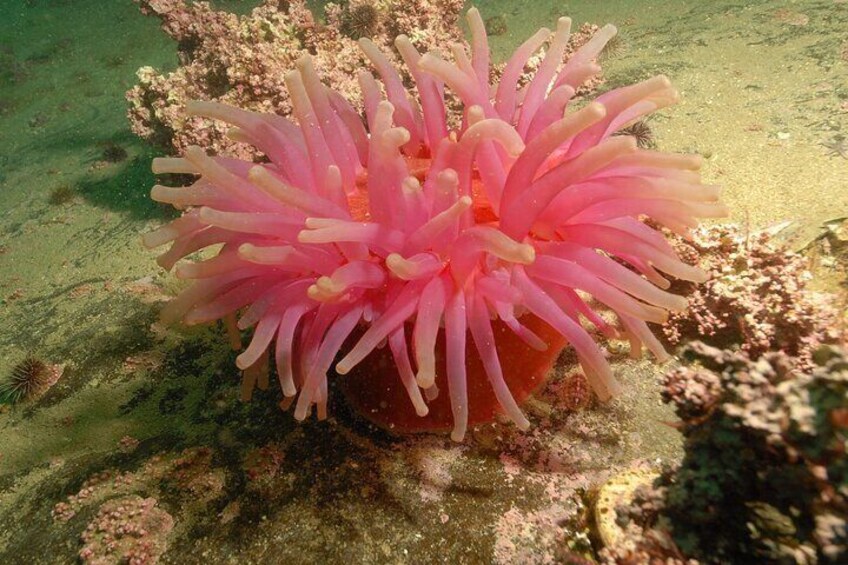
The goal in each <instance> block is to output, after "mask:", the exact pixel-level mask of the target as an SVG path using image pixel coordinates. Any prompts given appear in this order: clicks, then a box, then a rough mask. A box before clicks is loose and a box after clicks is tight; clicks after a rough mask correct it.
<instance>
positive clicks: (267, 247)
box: [144, 9, 726, 441]
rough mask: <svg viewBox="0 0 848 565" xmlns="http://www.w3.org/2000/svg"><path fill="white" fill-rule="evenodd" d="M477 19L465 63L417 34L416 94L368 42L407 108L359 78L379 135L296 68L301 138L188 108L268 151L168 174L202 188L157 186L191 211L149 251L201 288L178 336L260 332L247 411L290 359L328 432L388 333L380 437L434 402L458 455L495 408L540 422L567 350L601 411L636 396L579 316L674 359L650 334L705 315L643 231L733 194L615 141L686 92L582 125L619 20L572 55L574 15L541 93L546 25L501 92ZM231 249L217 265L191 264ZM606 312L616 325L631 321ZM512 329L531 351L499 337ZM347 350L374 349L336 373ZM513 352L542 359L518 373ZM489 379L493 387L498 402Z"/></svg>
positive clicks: (300, 408)
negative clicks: (208, 327)
mask: <svg viewBox="0 0 848 565" xmlns="http://www.w3.org/2000/svg"><path fill="white" fill-rule="evenodd" d="M468 24H469V27H470V29H471V32H472V39H471V44H470V52H469V50H467V48H466V46H465V45H462V44H454V45H453V46H452V48H451V51H452V54H453V62H449V61H447V60H445V59H442V58H441V57H439V56H437V55H435V54H434V53H427V54H425V55H421V54H420V53H419V51H418V50H417V49H416V48H415V46H414V45H413V43H412V41H411V39H410V38H409V37H407V36H405V35H401V36H399V37H398V38H397V39H396V41H395V45H396V47H397V48H398V51H399V53H400V55H401V58H402V59H403V60H404V62H405V63H406V67H407V69H408V72H409V73H410V74H411V75H412V78H413V80H414V85H415V88H414V92H415V93H416V94H417V99H418V102H417V103H413V102H410V98H409V97H408V92H407V89H406V88H405V87H404V84H403V81H402V78H401V75H400V74H399V72H398V71H397V70H396V69H395V67H394V66H393V65H392V63H391V61H390V60H389V58H388V57H387V55H386V54H385V53H384V52H383V51H382V50H381V49H380V48H379V47H378V46H377V45H376V44H374V43H373V42H371V41H369V40H367V39H363V40H360V42H359V45H360V47H361V49H362V51H363V52H364V54H365V57H366V58H367V59H368V60H369V61H370V64H371V65H372V66H373V68H374V69H376V71H377V73H378V75H379V77H380V80H381V82H382V83H383V84H382V87H383V88H384V89H385V93H386V98H387V99H384V98H383V96H382V94H381V90H382V89H381V86H380V84H379V83H378V82H377V80H376V79H375V78H374V77H373V76H372V75H371V74H370V73H369V72H367V71H361V72H359V73H358V82H359V85H360V87H361V90H362V96H361V98H362V100H363V105H364V109H365V116H366V119H365V121H364V122H363V121H362V120H361V119H360V117H359V114H358V112H357V111H356V110H355V108H354V107H353V105H352V104H351V103H349V102H348V101H347V100H346V99H345V98H344V96H343V95H342V94H341V93H339V92H337V91H335V90H333V89H331V88H327V87H325V86H324V85H323V83H322V82H321V80H320V78H319V75H318V73H317V70H316V68H315V65H314V63H313V59H312V58H311V57H309V56H305V57H302V58H300V59H298V60H297V62H296V68H297V70H295V71H289V72H287V73H286V74H285V76H284V81H285V84H286V86H287V87H288V91H289V93H290V97H291V98H290V103H291V104H292V115H293V117H294V118H295V119H296V123H295V122H294V121H291V120H288V119H286V118H283V117H280V116H277V115H273V114H262V113H256V112H249V111H246V110H244V109H240V108H235V107H230V106H225V105H223V104H220V103H216V102H191V103H189V104H188V107H187V109H188V112H189V114H190V115H192V116H198V117H204V118H207V119H213V120H219V121H223V122H226V123H228V124H229V126H230V127H231V128H233V129H230V130H229V131H230V137H231V138H232V139H233V140H234V141H237V142H242V143H248V144H250V145H253V146H255V147H256V148H257V149H258V151H260V152H261V153H262V154H264V155H266V156H267V157H268V159H269V160H270V162H269V163H266V164H255V163H252V162H249V161H243V160H237V159H232V158H224V157H212V156H209V155H208V154H207V153H206V152H205V151H204V150H203V149H201V148H200V147H196V146H191V147H188V148H187V149H186V151H185V154H184V157H181V158H168V159H156V160H155V161H154V163H153V169H154V172H156V173H179V174H193V175H198V176H199V179H198V180H197V181H196V182H195V183H194V184H192V185H191V186H185V187H165V186H155V187H154V188H153V190H152V192H151V196H152V197H153V199H154V200H157V201H160V202H166V203H170V204H172V205H174V206H175V207H177V208H188V210H187V211H186V212H185V213H184V214H183V216H182V217H181V218H179V219H178V220H176V221H174V222H172V223H170V224H167V225H166V226H164V227H162V228H160V229H159V230H156V231H154V232H152V233H148V234H146V235H145V238H144V241H145V244H146V245H147V246H148V247H158V246H161V245H164V244H168V243H170V244H171V247H170V249H169V250H168V251H167V252H165V253H164V254H162V255H161V256H160V257H159V259H158V262H159V264H160V265H161V266H162V267H164V268H166V269H171V268H172V267H175V266H176V274H177V276H178V277H179V278H183V279H188V280H193V281H195V282H194V284H193V285H192V286H190V287H189V288H188V289H187V290H185V291H184V292H183V293H182V294H180V295H179V296H178V297H177V298H176V299H175V300H174V301H172V302H171V303H170V304H169V305H168V306H166V307H165V309H164V310H163V312H162V318H163V320H164V321H166V322H175V321H179V320H181V321H183V322H186V323H189V324H198V323H208V322H212V321H214V320H217V319H223V320H224V321H225V323H226V324H227V327H228V328H229V334H230V336H231V340H232V341H233V345H234V347H238V346H239V334H238V330H244V329H247V328H250V327H254V332H253V336H252V339H251V341H250V344H249V345H248V347H247V348H246V350H245V351H244V352H243V353H241V354H240V355H239V356H238V359H237V365H238V366H239V368H241V369H243V370H244V371H245V373H244V378H243V381H242V386H243V390H242V396H243V398H249V397H250V394H251V391H252V389H253V388H254V386H258V387H259V388H267V386H268V375H269V367H270V358H274V359H275V365H276V369H277V374H278V379H279V383H280V386H281V388H282V391H283V394H284V396H285V397H286V399H287V400H286V401H285V402H284V403H283V406H284V407H286V406H288V405H290V404H293V405H294V415H295V418H297V419H298V420H303V419H304V418H306V417H307V416H308V415H309V414H310V413H311V411H312V407H313V405H314V406H315V407H316V408H317V415H318V418H319V419H323V418H326V416H327V401H328V393H327V390H328V388H327V373H328V372H329V371H330V370H331V369H334V370H335V371H336V372H338V373H340V374H348V373H351V372H352V371H353V370H354V368H355V367H357V365H359V364H360V363H362V362H363V361H364V360H365V359H366V357H369V355H371V354H372V353H373V352H374V351H375V349H377V347H378V346H379V345H380V344H381V342H383V341H384V340H387V341H388V345H389V350H390V351H391V360H386V361H383V362H379V363H378V365H380V366H383V367H384V368H383V370H381V371H379V372H377V373H382V374H384V375H386V377H387V381H388V382H393V383H395V384H398V383H400V384H402V389H401V388H400V387H397V388H394V389H392V388H391V386H390V385H388V384H384V383H383V382H382V381H375V380H374V379H376V378H378V377H377V376H375V371H373V370H372V371H369V372H368V374H369V375H370V376H369V380H368V381H367V384H366V385H365V386H366V387H367V388H368V393H369V394H371V393H373V394H376V395H377V397H378V398H381V397H382V398H383V401H384V404H386V405H388V406H389V407H390V408H389V410H388V411H387V413H386V414H385V415H384V416H383V417H384V418H385V419H384V420H382V421H381V423H382V424H383V425H386V426H388V427H391V426H392V425H400V426H401V427H407V426H410V425H413V424H410V423H409V420H410V418H412V419H413V420H414V417H413V416H412V415H411V414H412V412H413V411H414V415H415V416H417V417H418V418H420V419H421V420H420V421H421V423H420V427H421V428H422V429H441V428H444V427H452V433H451V437H452V438H453V439H454V440H456V441H460V440H462V439H463V438H464V436H465V433H466V430H467V428H468V426H469V425H470V424H474V423H477V422H481V421H489V420H491V419H492V418H493V417H494V411H496V409H497V410H502V411H503V412H504V413H505V414H506V415H507V416H508V417H509V418H510V419H511V420H512V421H513V422H514V423H515V424H516V425H517V426H518V427H519V428H520V429H526V428H527V427H528V426H529V421H528V420H527V418H526V417H525V415H524V414H523V412H522V411H521V409H520V408H519V402H520V401H521V400H523V398H524V397H525V396H526V395H527V394H529V392H532V390H533V389H535V388H536V387H537V386H538V384H539V383H540V382H542V380H543V379H542V378H541V377H540V374H544V373H545V372H547V369H548V368H549V367H550V364H552V363H553V360H554V359H555V358H556V356H557V354H558V351H559V349H560V348H561V347H562V345H563V343H564V341H567V342H569V343H570V344H571V346H572V347H573V348H574V350H575V351H576V353H577V357H578V358H579V361H580V364H581V366H582V368H583V370H584V372H585V375H586V377H587V380H588V383H589V384H590V386H591V387H592V389H593V391H594V392H595V394H596V395H597V396H598V397H599V398H601V399H602V400H606V399H609V398H610V397H611V396H614V395H615V394H617V393H618V392H619V389H620V387H619V384H618V382H617V381H616V379H615V377H614V376H613V374H612V371H611V369H610V367H609V364H608V363H607V361H606V359H605V357H604V354H603V352H602V350H601V349H600V347H599V346H598V345H597V344H596V343H595V341H594V339H593V337H592V335H591V334H590V333H589V332H588V331H587V330H586V329H585V328H584V327H583V326H582V325H581V324H580V319H581V318H585V319H587V320H588V321H589V322H591V323H592V324H594V325H595V327H596V328H597V329H598V330H599V331H600V332H601V333H603V334H604V335H605V336H607V337H613V336H618V335H620V334H623V335H624V336H625V337H626V339H628V340H629V342H630V346H631V354H632V355H633V356H638V355H639V354H640V353H641V351H642V348H643V347H647V348H648V349H649V350H650V351H651V352H652V353H653V354H654V355H655V356H656V357H657V358H659V359H665V358H667V353H666V352H665V350H664V348H663V347H662V345H661V344H660V343H659V341H658V340H657V339H656V337H655V336H654V335H653V333H652V332H651V330H650V329H649V327H648V325H647V322H651V323H662V322H664V321H665V320H666V319H667V317H668V312H669V311H681V310H683V309H685V307H686V301H685V299H683V298H681V297H680V296H676V295H674V294H671V293H669V292H667V291H666V290H665V289H667V288H668V287H669V286H670V284H671V283H670V281H669V280H668V279H667V278H666V277H665V276H663V274H661V273H666V274H668V275H671V276H673V277H674V278H676V279H682V280H688V281H693V282H703V281H705V280H706V273H705V272H703V271H702V270H700V269H699V268H697V267H694V266H691V265H689V264H686V263H684V262H683V261H681V260H680V258H679V257H678V256H677V253H676V252H675V251H674V250H673V248H672V247H671V245H670V244H669V243H668V242H667V241H666V240H665V238H664V237H663V235H662V234H661V233H660V232H658V231H656V230H654V229H652V228H651V227H649V226H648V225H646V224H645V223H642V222H640V221H639V218H640V217H642V216H650V217H653V218H654V219H655V220H656V221H657V222H659V223H660V224H662V225H664V226H666V227H667V228H668V229H670V230H671V231H673V232H675V233H677V234H679V235H681V236H686V235H688V234H689V232H690V230H691V228H693V227H695V226H697V220H696V218H697V217H721V216H723V215H725V213H726V210H725V207H724V206H723V205H722V204H721V203H720V202H718V188H717V187H715V186H708V185H704V184H701V182H700V175H699V173H698V169H699V167H700V159H699V158H697V157H695V156H684V155H670V154H664V153H658V152H654V151H648V150H643V149H640V148H639V147H638V145H637V142H636V140H634V139H632V138H631V137H629V136H615V135H613V134H614V133H615V132H617V131H618V130H619V129H620V128H622V127H625V126H627V125H628V124H630V123H632V122H633V121H636V120H639V119H641V118H643V117H644V116H646V115H648V114H650V113H651V112H653V111H655V110H657V109H660V108H663V107H665V106H668V105H670V104H673V103H674V102H675V101H676V100H677V92H676V91H675V90H674V89H673V88H672V87H671V85H670V83H669V81H668V79H667V78H665V77H663V76H657V77H654V78H652V79H648V80H646V81H643V82H641V83H638V84H634V85H631V86H627V87H623V88H618V89H615V90H612V91H610V92H607V93H605V94H603V95H601V96H599V97H598V98H596V99H595V101H594V102H591V103H589V104H587V105H584V106H582V107H581V108H580V109H579V110H572V109H571V102H572V98H573V97H574V96H575V93H576V91H577V89H578V88H579V87H580V86H581V85H582V84H583V83H584V81H586V79H588V78H590V77H592V76H594V75H596V74H597V73H598V72H599V71H600V68H599V67H598V65H597V64H596V62H595V60H596V59H597V57H598V54H599V53H600V51H601V50H602V49H603V46H604V44H605V43H606V42H607V41H608V40H609V39H610V38H611V37H613V36H614V35H615V33H616V29H615V27H613V26H606V27H604V28H602V29H601V30H600V31H599V32H598V33H597V34H596V35H595V36H594V37H593V38H592V39H590V40H589V41H588V42H587V43H586V44H585V45H583V47H581V48H580V49H578V50H577V51H576V52H575V53H574V54H573V55H571V56H570V57H569V58H568V59H567V62H566V63H565V64H563V63H562V60H563V55H564V52H565V50H566V48H567V46H568V39H569V34H570V28H571V21H570V20H569V19H568V18H561V19H560V20H559V21H558V23H557V30H556V32H555V34H554V35H553V37H552V39H551V40H550V45H549V47H548V49H547V51H546V52H545V55H544V57H543V58H542V59H541V60H540V62H539V64H538V68H537V70H536V72H535V74H534V75H533V77H532V79H530V80H529V82H528V83H527V84H526V87H525V88H520V87H519V81H520V79H521V78H522V73H523V70H524V68H525V65H526V63H527V61H528V59H530V58H531V57H532V56H533V55H534V53H535V52H536V51H537V50H538V49H539V48H540V47H541V46H542V45H543V44H544V43H545V42H546V40H548V38H549V35H550V32H549V31H548V30H545V29H543V30H540V31H539V32H538V33H536V34H535V35H534V36H533V37H532V38H531V39H529V40H528V41H527V42H525V43H524V44H523V45H522V47H520V48H519V49H518V50H517V51H516V52H515V54H514V55H513V57H512V58H511V59H510V60H509V61H508V62H507V64H506V66H505V67H504V68H503V70H502V72H501V73H500V80H499V82H497V83H495V84H490V82H489V77H490V71H491V69H490V64H489V59H490V54H489V48H488V42H487V36H486V31H485V25H484V23H483V20H482V18H481V16H480V14H479V12H478V11H477V10H476V9H471V10H470V11H469V12H468ZM445 87H447V88H448V89H450V90H451V91H452V92H453V93H455V95H456V96H457V97H458V98H459V100H461V102H462V107H463V108H464V110H463V112H464V119H462V120H460V119H458V117H457V118H455V117H452V116H451V115H450V114H451V110H450V109H449V108H448V107H447V104H446V102H445V98H444V95H443V91H444V89H445ZM454 123H455V124H457V126H456V129H453V128H452V127H451V124H454ZM217 243H222V244H223V247H222V248H221V250H220V252H219V253H218V254H217V255H216V256H214V257H211V258H208V259H206V260H203V261H198V262H190V261H184V262H181V263H179V264H178V262H179V261H180V259H182V258H184V257H186V256H187V255H189V254H191V253H193V252H195V251H197V250H199V249H202V248H205V247H207V246H209V245H211V244H217ZM611 257H615V258H616V259H619V260H621V261H623V262H625V263H626V264H628V265H629V266H630V267H631V268H632V270H631V269H629V268H627V267H625V266H623V265H622V264H620V263H619V262H617V261H616V260H614V259H613V258H611ZM640 274H641V275H642V276H640ZM643 276H644V278H643ZM579 292H585V293H587V294H590V295H592V296H593V298H594V301H593V302H592V303H590V302H588V301H587V299H586V298H585V296H583V295H581V294H579ZM595 302H597V303H598V304H595ZM599 305H602V307H601V306H599ZM245 308H246V310H244V311H243V313H242V314H241V317H240V319H238V321H236V316H237V314H238V312H239V311H240V310H242V309H245ZM601 308H602V309H604V310H609V311H611V312H612V313H614V314H615V315H616V318H617V323H616V324H617V325H616V326H614V325H613V324H611V323H610V322H609V321H607V320H606V319H605V318H603V317H602V316H601V315H599V314H598V311H599V310H600V309H601ZM550 329H552V330H554V331H553V332H551V331H550ZM510 332H511V333H512V334H514V336H515V337H516V338H518V339H517V340H516V339H513V340H512V341H509V340H507V339H505V338H503V337H502V336H503V335H504V334H507V335H508V334H509V333H510ZM467 335H470V336H471V338H472V341H473V345H474V349H471V348H470V346H471V345H472V344H471V343H466V340H467ZM496 336H497V337H496ZM349 338H351V339H353V340H354V345H353V346H352V347H351V348H350V349H348V350H347V351H346V353H345V354H344V356H343V358H342V359H341V360H340V361H338V362H337V363H336V362H335V359H336V356H337V354H338V353H339V352H340V351H341V350H343V346H344V344H345V343H346V341H347V340H348V339H349ZM521 342H523V344H522V343H521ZM504 343H508V344H509V345H503V344H504ZM541 352H545V353H544V354H543V353H541ZM371 358H372V360H373V359H374V355H371ZM504 359H509V360H510V361H512V362H515V361H516V360H521V359H524V361H523V362H524V363H528V362H529V361H530V360H531V359H534V360H539V359H543V360H545V361H544V362H542V364H541V365H540V366H538V367H536V366H534V367H533V368H532V369H530V370H525V371H522V370H519V369H517V368H516V370H509V371H506V370H504V367H502V362H503V360H504ZM475 360H476V361H475ZM387 367H388V369H387ZM393 367H396V369H395V368H393ZM522 379H524V380H523V381H522ZM384 386H385V387H386V388H385V390H387V391H388V392H383V391H384ZM484 388H485V389H490V390H491V391H492V392H493V395H494V396H493V397H492V396H489V397H488V398H487V397H485V396H481V393H480V392H479V391H480V389H484ZM398 390H400V391H401V392H402V393H403V396H406V398H401V399H398V398H397V396H396V395H395V394H394V391H398ZM444 391H447V393H446V394H445V392H444ZM384 394H385V396H382V395H384ZM446 397H447V401H445V398H446ZM376 404H379V402H377V403H376ZM431 409H432V410H433V413H432V414H431ZM366 415H370V416H371V417H372V418H374V414H373V413H371V412H368V411H366Z"/></svg>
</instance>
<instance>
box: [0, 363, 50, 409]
mask: <svg viewBox="0 0 848 565" xmlns="http://www.w3.org/2000/svg"><path fill="white" fill-rule="evenodd" d="M58 377H59V369H58V368H57V367H55V366H52V365H48V364H47V363H45V362H44V361H42V360H41V359H39V358H38V357H35V356H32V355H29V356H27V357H25V358H24V360H23V361H21V362H19V363H18V364H17V365H15V366H14V367H12V371H11V373H9V376H8V377H7V378H6V381H5V382H3V383H0V399H2V400H5V401H6V402H9V403H10V404H17V403H18V402H21V401H22V400H32V399H34V398H35V397H37V396H39V395H41V394H42V393H43V392H44V391H45V390H46V389H47V388H49V387H50V385H52V384H53V383H54V382H55V381H56V379H57V378H58Z"/></svg>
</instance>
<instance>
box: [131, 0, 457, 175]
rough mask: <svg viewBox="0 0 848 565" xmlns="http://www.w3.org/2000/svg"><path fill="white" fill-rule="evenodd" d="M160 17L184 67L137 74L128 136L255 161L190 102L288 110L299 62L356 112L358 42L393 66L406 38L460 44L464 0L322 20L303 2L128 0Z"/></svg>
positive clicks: (399, 0)
mask: <svg viewBox="0 0 848 565" xmlns="http://www.w3.org/2000/svg"><path fill="white" fill-rule="evenodd" d="M135 2H137V3H138V4H139V7H140V8H141V10H142V12H143V13H145V14H149V15H152V16H155V17H157V18H159V19H160V20H161V21H162V28H163V30H164V31H165V32H166V33H167V34H168V35H169V36H171V37H172V38H173V39H174V40H175V41H177V45H178V55H179V58H180V62H181V66H180V67H179V68H177V70H175V71H173V72H171V73H164V74H163V73H160V72H159V71H157V70H155V69H153V68H152V67H142V68H140V69H138V72H137V76H138V79H139V82H138V84H137V85H136V86H135V87H133V88H132V89H131V90H130V91H129V92H127V99H128V101H129V104H130V109H129V112H128V115H129V120H130V124H131V127H132V129H133V132H135V133H136V134H137V135H139V136H140V137H142V138H143V139H146V140H148V141H150V142H152V143H154V144H156V145H159V146H161V147H163V148H166V149H168V150H170V151H175V152H176V153H178V154H182V153H183V152H184V151H185V149H186V148H187V147H189V146H191V145H200V146H203V147H206V148H208V149H209V150H211V151H213V152H214V153H216V154H222V153H227V154H230V155H232V156H235V157H240V158H243V159H253V158H256V157H258V156H259V154H258V153H257V151H256V149H255V148H253V147H252V146H250V145H246V144H240V143H236V142H234V141H233V140H231V139H230V138H228V137H227V135H226V133H227V127H226V125H225V124H223V123H222V122H218V121H210V120H208V119H205V118H203V117H200V116H190V115H187V114H186V112H185V105H186V103H187V102H188V101H189V100H198V99H199V100H210V101H217V102H222V103H225V104H230V105H232V106H236V107H238V108H241V109H243V110H252V111H259V112H274V113H277V114H280V115H283V116H288V115H289V114H290V113H291V110H292V105H291V100H290V97H289V92H288V89H287V88H286V85H285V81H284V78H283V77H284V76H285V74H286V73H287V72H288V71H290V70H291V69H292V68H294V67H295V64H296V62H297V60H298V59H299V58H300V57H302V56H303V55H306V54H309V55H310V56H311V57H312V61H313V64H314V66H315V68H316V70H317V71H318V72H319V73H320V75H321V76H322V79H323V80H325V81H326V82H327V84H329V85H330V86H331V87H332V88H333V89H334V90H336V91H338V92H339V93H341V94H342V95H343V96H344V97H345V98H346V99H347V100H348V101H350V102H351V103H352V104H354V106H355V107H356V108H358V109H361V107H362V105H361V99H360V91H359V86H358V84H357V74H358V73H359V71H360V70H361V69H362V68H363V67H364V66H366V65H367V64H368V63H367V60H366V59H365V58H364V56H363V54H362V52H361V50H360V49H359V45H358V44H357V40H358V39H359V38H360V37H367V38H369V39H371V41H373V42H374V43H375V44H376V45H378V46H379V47H381V48H383V49H384V50H386V56H387V57H388V58H389V59H390V60H391V61H392V62H393V63H397V62H398V60H399V59H398V58H397V55H396V54H394V50H393V41H394V39H395V37H396V36H398V35H401V34H405V35H407V36H408V37H409V38H410V41H411V42H412V43H413V45H415V46H416V47H417V48H418V49H419V50H422V51H427V50H430V49H434V48H438V47H440V46H441V47H444V46H447V45H450V44H451V43H453V42H456V41H461V40H462V32H461V30H460V28H459V25H458V24H457V21H458V19H459V16H460V11H461V10H462V6H463V4H464V2H463V0H414V1H408V0H389V1H387V2H380V3H374V2H365V1H361V0H353V1H351V2H346V3H344V5H339V4H334V3H330V4H328V5H327V7H326V10H325V13H324V18H323V20H324V21H323V22H319V21H317V20H316V18H315V17H314V16H313V14H312V12H311V11H310V10H309V8H308V7H307V5H306V2H304V1H303V0H293V1H291V2H279V1H277V0H265V1H264V2H263V3H262V4H261V5H260V6H258V7H257V8H255V9H253V10H252V11H251V12H250V13H249V14H247V15H244V16H236V15H235V14H232V13H229V12H226V11H222V10H214V9H213V8H212V7H211V6H210V5H209V4H208V3H205V2H198V3H195V2H186V1H184V0H156V1H153V0H135Z"/></svg>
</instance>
